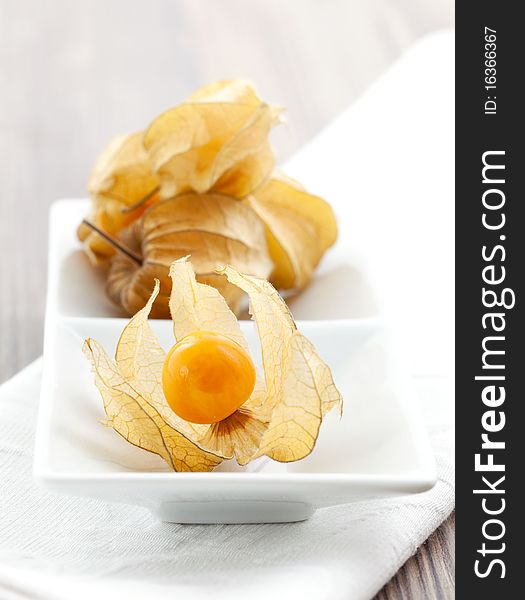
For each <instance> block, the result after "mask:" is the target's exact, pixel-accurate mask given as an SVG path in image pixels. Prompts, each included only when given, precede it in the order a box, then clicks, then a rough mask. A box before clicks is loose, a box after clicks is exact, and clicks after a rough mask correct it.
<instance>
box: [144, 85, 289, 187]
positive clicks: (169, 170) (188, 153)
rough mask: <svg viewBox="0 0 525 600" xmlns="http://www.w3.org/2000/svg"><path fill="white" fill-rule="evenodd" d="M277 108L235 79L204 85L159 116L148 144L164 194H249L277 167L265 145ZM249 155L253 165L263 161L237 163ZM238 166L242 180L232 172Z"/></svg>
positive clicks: (152, 127)
mask: <svg viewBox="0 0 525 600" xmlns="http://www.w3.org/2000/svg"><path fill="white" fill-rule="evenodd" d="M279 113H280V109H279V108H278V107H275V106H271V105H268V104H265V103H264V102H262V101H261V100H260V99H259V97H258V96H257V94H256V92H255V90H254V89H253V86H251V84H250V83H248V82H245V81H243V80H234V81H223V82H217V83H215V84H211V85H210V86H206V87H205V88H203V89H202V90H198V91H197V92H196V93H195V94H193V95H192V96H190V98H189V99H188V100H187V101H186V102H185V103H183V104H181V105H179V106H176V107H174V108H172V109H170V110H168V111H166V112H165V113H163V114H162V115H160V116H159V117H157V119H155V121H153V123H152V124H151V125H150V127H149V128H148V130H147V131H146V132H145V135H144V145H145V147H146V149H147V150H148V152H149V155H150V156H151V159H152V162H153V166H154V169H155V171H156V173H157V174H158V175H159V178H160V181H161V192H160V193H161V197H162V198H170V197H172V196H174V195H176V194H180V193H184V192H187V191H194V192H198V193H204V192H208V191H218V192H227V193H229V194H232V195H235V196H237V197H242V196H244V195H247V194H248V193H250V192H251V191H252V190H254V189H255V188H257V187H258V186H259V185H260V184H261V183H262V181H264V179H265V178H266V177H267V174H268V173H269V172H270V171H271V168H272V166H273V159H272V160H268V158H269V154H268V151H267V148H266V146H265V144H266V142H267V138H268V134H269V132H270V129H271V128H272V127H273V125H275V124H276V123H277V122H278V116H279ZM248 157H252V159H251V162H252V167H253V163H258V162H259V161H260V164H261V166H259V165H258V164H257V168H253V169H247V168H246V164H245V166H239V165H240V163H243V161H246V160H247V159H248ZM249 162H250V161H249V160H248V163H249ZM262 165H264V169H263V168H262ZM237 166H239V169H238V170H239V179H238V180H236V178H235V177H234V176H233V174H234V172H235V169H236V167H237ZM228 172H229V173H228ZM222 177H225V180H226V185H224V186H223V185H222V183H221V178H222Z"/></svg>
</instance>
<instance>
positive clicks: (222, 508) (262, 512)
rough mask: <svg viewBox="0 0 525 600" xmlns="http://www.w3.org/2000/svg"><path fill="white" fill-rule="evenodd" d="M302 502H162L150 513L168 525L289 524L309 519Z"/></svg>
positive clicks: (308, 510) (309, 509)
mask: <svg viewBox="0 0 525 600" xmlns="http://www.w3.org/2000/svg"><path fill="white" fill-rule="evenodd" d="M314 512H315V511H314V508H313V506H312V505H311V504H307V503H304V502H270V501H266V502H265V501H244V500H240V501H224V502H214V501H212V502H163V503H162V504H161V505H160V506H159V507H158V508H156V509H155V510H153V513H154V514H155V515H156V516H157V517H158V518H159V519H160V520H161V521H168V522H170V523H194V524H208V523H291V522H296V521H304V520H306V519H308V518H309V517H311V516H312V514H313V513H314Z"/></svg>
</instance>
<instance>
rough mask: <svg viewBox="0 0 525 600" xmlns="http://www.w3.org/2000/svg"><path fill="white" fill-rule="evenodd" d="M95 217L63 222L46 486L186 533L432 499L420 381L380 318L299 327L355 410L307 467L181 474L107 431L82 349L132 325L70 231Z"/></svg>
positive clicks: (41, 437)
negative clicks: (110, 301) (407, 498)
mask: <svg viewBox="0 0 525 600" xmlns="http://www.w3.org/2000/svg"><path fill="white" fill-rule="evenodd" d="M84 211H85V204H84V203H80V202H61V203H59V204H57V205H55V207H54V209H53V211H52V223H51V235H50V239H51V240H52V244H51V247H50V264H49V289H48V306H47V314H46V335H45V345H44V373H43V380H42V393H41V403H40V411H39V419H38V426H37V439H36V447H35V465H34V468H35V476H36V478H37V479H38V480H39V481H40V482H41V483H42V484H43V485H44V486H46V487H48V488H50V489H52V490H56V491H60V492H64V493H68V494H75V495H81V496H88V497H96V498H102V499H105V500H110V501H118V502H123V503H129V504H139V505H142V506H145V507H148V508H149V509H150V510H152V511H153V512H154V513H155V514H157V515H158V516H159V518H161V519H163V520H168V521H176V522H180V523H190V522H191V523H218V522H223V523H233V522H235V523H241V522H244V523H246V522H284V521H298V520H302V519H305V518H308V517H309V516H310V515H311V514H312V513H313V512H314V511H315V510H316V509H317V508H320V507H323V506H331V505H335V504H341V503H346V502H354V501H359V500H363V499H367V498H379V497H388V496H400V495H404V494H411V493H418V492H424V491H426V490H429V489H430V488H432V486H433V485H434V484H435V482H436V469H435V463H434V459H433V456H432V452H431V449H430V445H429V441H428V437H427V434H426V431H425V428H424V425H423V423H422V420H421V417H420V414H419V410H418V407H417V403H416V401H415V398H414V391H413V389H412V386H411V382H410V378H409V377H407V375H406V372H405V371H404V369H403V368H402V364H401V362H402V361H400V360H399V356H398V355H399V352H398V351H397V349H396V346H395V343H394V341H393V339H392V335H391V333H390V332H389V331H388V329H387V328H386V327H385V326H384V325H383V324H382V322H381V320H380V319H379V318H378V317H370V318H361V319H333V320H328V321H314V320H310V321H299V322H298V326H299V329H300V330H301V331H302V332H303V333H304V334H305V335H306V336H307V337H308V338H309V339H310V340H311V341H312V342H313V343H314V345H315V346H316V348H317V350H318V351H319V353H320V355H321V356H322V357H323V359H324V360H326V362H327V363H328V364H329V365H330V367H331V368H332V372H333V375H334V379H335V382H336V384H337V386H338V387H339V389H340V391H341V393H342V395H343V397H344V399H345V407H344V415H343V417H342V418H341V419H340V418H339V416H338V415H337V414H335V413H331V414H329V415H328V416H327V418H326V419H325V420H324V422H323V424H322V427H321V432H320V435H319V439H318V441H317V444H316V447H315V449H314V451H313V452H312V454H311V455H310V456H309V457H307V458H306V459H303V460H302V461H298V462H296V463H289V464H281V463H277V462H274V461H271V460H269V459H265V458H263V459H259V460H257V461H255V462H254V463H252V464H251V465H249V466H248V467H246V468H240V467H238V466H237V465H236V464H235V463H234V461H226V462H225V463H223V464H222V465H221V466H220V467H219V468H217V469H215V470H214V471H213V472H211V473H174V472H171V471H169V470H168V468H167V466H166V465H165V463H164V462H163V461H162V460H161V459H160V458H159V457H157V456H155V455H153V454H150V453H148V452H145V451H143V450H140V449H138V448H135V447H134V446H132V445H131V444H128V443H127V442H125V441H124V440H123V439H122V438H121V437H120V436H119V435H117V434H116V433H115V432H114V431H113V430H111V429H108V428H105V427H104V426H102V425H101V424H100V419H101V418H102V417H103V415H104V413H103V407H102V400H101V398H100V395H99V393H98V390H97V389H96V388H95V386H94V383H93V376H92V374H91V372H90V367H89V364H88V362H87V360H86V359H85V358H84V356H83V354H82V350H81V349H82V343H83V340H84V339H85V338H86V337H93V338H95V339H97V340H98V341H99V342H101V343H102V344H103V345H104V346H105V347H106V349H107V350H108V351H110V352H111V351H113V350H114V348H115V344H116V342H117V340H118V337H119V335H120V332H121V331H122V328H123V327H124V324H125V322H126V320H125V319H120V318H115V317H114V316H113V315H114V314H118V313H116V312H115V311H114V310H113V309H111V308H109V305H106V300H105V298H104V294H103V292H102V289H101V284H100V282H99V281H97V280H96V275H95V274H94V273H93V272H92V271H90V269H89V268H88V267H87V266H86V265H85V263H84V262H83V261H82V259H81V258H80V257H79V253H78V245H77V243H76V242H75V241H74V237H73V236H72V235H71V231H74V229H73V228H72V225H73V222H74V221H76V222H78V220H79V219H80V218H81V215H82V214H83V213H84ZM69 221H70V222H69ZM65 222H67V223H65ZM66 225H67V226H66ZM64 232H67V234H66V233H64ZM72 265H75V267H74V268H72ZM87 289H89V293H88V294H86V290H87ZM241 325H242V329H243V331H244V332H245V334H246V335H247V337H248V341H249V343H250V347H251V350H252V352H253V354H254V356H255V357H256V358H257V356H258V355H259V347H258V340H257V337H256V333H255V328H254V326H253V324H252V323H251V322H249V321H247V322H242V323H241ZM152 327H153V328H154V330H155V332H156V333H157V335H158V337H159V339H160V340H161V343H162V344H163V345H164V346H165V347H166V348H169V347H170V346H171V345H172V344H173V338H172V327H171V322H170V321H163V320H158V321H152Z"/></svg>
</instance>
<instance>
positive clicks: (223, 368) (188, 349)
mask: <svg viewBox="0 0 525 600" xmlns="http://www.w3.org/2000/svg"><path fill="white" fill-rule="evenodd" d="M255 378H256V374H255V366H254V364H253V361H252V359H251V358H250V355H249V354H248V353H247V352H246V351H245V350H244V349H243V348H242V347H241V346H239V344H237V342H234V341H233V340H231V339H229V338H227V337H226V336H223V335H220V334H217V333H212V332H202V331H199V332H195V333H191V334H190V335H187V336H186V337H184V338H182V339H181V340H180V341H178V342H177V343H176V344H175V345H174V346H173V348H172V349H171V350H170V351H169V352H168V355H167V356H166V361H165V362H164V368H163V370H162V387H163V390H164V395H165V397H166V400H167V402H168V404H169V405H170V407H171V409H172V410H173V411H174V412H175V413H176V414H177V415H178V416H179V417H181V418H182V419H184V420H185V421H189V422H191V423H218V422H219V421H222V420H223V419H225V418H226V417H229V416H230V415H231V414H233V413H234V412H235V411H236V410H237V409H238V408H239V407H240V406H242V405H243V404H244V403H245V402H246V400H248V398H249V397H250V395H251V393H252V392H253V388H254V387H255Z"/></svg>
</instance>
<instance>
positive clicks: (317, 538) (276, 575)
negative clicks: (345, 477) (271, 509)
mask: <svg viewBox="0 0 525 600" xmlns="http://www.w3.org/2000/svg"><path fill="white" fill-rule="evenodd" d="M451 59H452V39H451V34H450V33H444V34H440V35H434V36H432V37H431V38H428V39H427V40H425V41H423V42H421V43H419V44H417V45H416V46H414V47H413V48H412V49H411V50H410V51H409V52H407V54H406V55H405V56H404V57H403V58H402V59H401V60H400V61H399V62H398V63H397V64H396V65H395V66H394V67H392V69H391V70H390V71H389V72H388V73H387V74H386V76H384V77H383V78H382V79H381V80H380V81H378V82H377V83H376V84H375V85H374V86H373V87H372V88H371V89H370V91H369V92H368V93H367V94H366V95H365V96H363V97H362V98H361V99H360V100H359V101H358V102H357V103H356V104H355V105H354V106H353V107H351V109H349V110H348V111H347V112H346V113H345V114H343V115H342V116H341V117H340V118H339V119H337V120H336V121H335V123H334V124H333V125H331V126H330V127H329V128H327V130H326V131H325V132H323V133H321V135H320V136H319V137H318V138H317V139H316V140H314V141H313V142H312V143H311V144H310V145H308V147H306V148H305V149H304V150H303V151H301V152H300V153H299V154H298V156H297V157H296V158H294V159H293V160H292V161H291V163H290V164H289V166H288V168H287V172H288V173H289V174H290V175H292V176H295V177H297V178H298V179H300V180H301V181H302V182H303V183H304V184H305V185H306V186H307V187H308V188H309V189H310V190H311V191H313V192H317V193H319V194H321V195H323V196H324V197H326V198H328V199H329V200H330V201H331V202H332V204H333V205H334V208H335V210H336V213H337V216H338V221H339V226H340V232H341V234H340V241H339V243H338V246H337V247H336V248H335V249H334V250H333V251H331V253H330V255H329V257H328V259H327V260H326V261H324V263H323V265H322V267H321V269H320V271H319V273H318V275H317V276H316V278H315V281H314V282H313V284H312V286H310V289H309V290H308V291H307V293H305V294H303V295H302V296H301V297H299V298H298V299H297V300H296V301H295V302H294V303H293V305H292V307H293V311H294V314H295V316H296V317H297V318H302V317H303V316H306V317H308V318H315V317H316V316H317V317H319V316H323V315H316V314H315V310H318V307H322V309H323V311H324V312H323V314H325V315H326V314H328V315H330V316H331V318H336V317H346V316H357V317H358V316H365V315H366V314H368V312H370V311H372V312H374V311H375V310H377V308H380V310H381V311H382V312H386V313H387V315H388V316H389V318H390V321H391V322H392V323H393V325H394V326H395V327H398V329H399V332H400V338H401V341H402V342H404V345H405V351H406V352H405V354H406V359H407V360H406V362H408V364H409V366H410V369H411V372H412V373H413V374H414V375H415V377H414V383H415V386H416V390H417V392H418V394H419V398H420V401H421V408H422V412H423V414H424V416H425V419H426V422H427V425H428V430H429V433H430V435H431V440H432V444H433V448H434V451H435V454H436V460H437V465H438V477H439V481H438V484H437V485H436V486H435V488H434V489H432V490H431V491H429V492H426V493H424V494H420V495H416V496H409V497H404V498H399V499H385V500H377V501H367V502H360V503H356V504H350V505H343V506H337V507H331V508H325V509H321V510H318V511H317V512H316V513H315V514H314V516H313V517H312V518H311V519H310V520H309V521H306V522H303V523H293V524H274V525H204V526H203V525H195V526H192V525H176V524H168V523H161V522H159V521H157V520H156V519H155V518H154V517H152V515H151V514H150V513H149V512H148V511H147V510H146V509H143V508H139V507H136V506H127V505H118V504H107V503H104V502H101V501H96V500H88V499H84V498H71V497H66V496H59V495H53V494H50V493H47V492H46V491H44V490H42V489H40V488H38V487H37V486H36V484H35V483H34V481H33V477H32V452H33V436H34V429H35V418H36V410H37V400H38V396H39V388H40V377H41V362H40V361H36V362H35V363H33V364H32V365H30V366H29V367H28V368H27V369H25V370H24V371H22V372H21V373H19V374H18V375H17V376H16V377H14V378H13V379H12V380H11V381H9V382H7V383H6V384H4V385H3V386H2V387H0V598H1V599H2V600H19V599H21V598H27V597H31V598H33V597H34V598H38V599H45V600H65V599H70V598H72V597H74V598H76V599H77V600H82V599H83V598H89V599H92V598H94V597H95V598H97V600H106V599H111V600H115V599H117V598H126V600H143V599H145V598H148V599H149V598H151V597H154V594H156V593H161V594H164V595H166V594H169V597H177V593H178V592H180V594H181V595H184V597H185V598H190V599H192V600H193V599H199V598H208V597H210V596H211V595H212V594H213V597H214V598H216V599H217V600H221V599H222V598H224V599H226V598H227V599H228V600H235V599H236V598H243V599H245V598H246V597H250V598H251V599H252V600H256V599H257V598H265V599H266V598H268V597H272V596H273V597H275V598H287V599H291V600H293V599H295V598H297V599H299V598H300V599H302V600H308V599H310V598H312V599H316V600H324V599H326V600H339V599H341V600H343V599H347V598H351V599H352V600H361V599H363V600H366V599H368V598H371V597H372V596H373V595H374V594H375V593H376V592H377V591H378V590H379V589H380V588H381V587H382V586H383V585H384V584H385V583H386V582H387V581H388V580H389V579H390V578H391V577H392V575H394V573H395V572H396V571H397V570H398V569H399V567H400V566H401V565H402V564H403V563H404V562H405V561H406V559H407V558H409V557H410V556H411V555H412V554H413V553H414V552H415V551H416V550H417V548H418V547H419V546H420V545H421V544H422V543H423V542H424V541H425V540H426V539H427V537H428V536H429V535H430V534H431V533H432V532H433V531H434V529H435V528H436V527H437V526H438V525H439V524H440V523H441V522H442V521H443V520H444V519H445V518H446V517H447V516H448V515H449V513H450V512H451V510H452V508H453V504H454V491H453V462H452V444H453V439H452V406H453V391H452V389H451V388H452V386H451V373H452V372H451V361H452V358H453V351H452V333H451V331H452V327H453V313H452V308H451V306H452V294H453V261H452V258H453V244H452V234H453V229H452V222H453V221H452V220H453V212H452V210H453V189H452V181H453V177H452V174H453V170H452V161H453V156H452V142H453V138H452V130H453V113H452V108H451V104H452V81H453V73H452V71H451V64H452V63H451ZM436 85H438V86H439V90H440V93H439V94H437V93H436ZM436 166H437V167H436ZM436 168H438V171H436ZM363 273H364V274H365V275H366V277H364V278H363V275H362V274H363ZM369 283H370V287H371V288H373V293H372V294H371V295H368V291H367V290H368V284H369ZM319 295H320V296H319ZM310 298H315V306H312V304H311V303H310V302H309V299H310ZM319 298H321V299H322V300H321V301H320V300H319ZM371 298H373V299H374V301H375V300H377V303H378V304H379V305H380V306H379V307H376V306H372V304H371V302H370V299H371ZM316 307H317V308H316ZM312 311H314V312H312Z"/></svg>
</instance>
